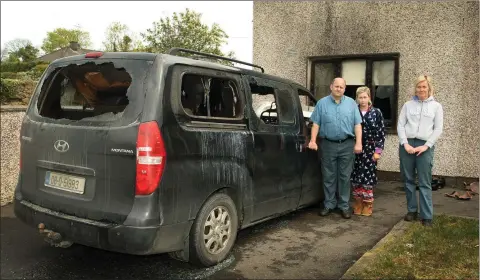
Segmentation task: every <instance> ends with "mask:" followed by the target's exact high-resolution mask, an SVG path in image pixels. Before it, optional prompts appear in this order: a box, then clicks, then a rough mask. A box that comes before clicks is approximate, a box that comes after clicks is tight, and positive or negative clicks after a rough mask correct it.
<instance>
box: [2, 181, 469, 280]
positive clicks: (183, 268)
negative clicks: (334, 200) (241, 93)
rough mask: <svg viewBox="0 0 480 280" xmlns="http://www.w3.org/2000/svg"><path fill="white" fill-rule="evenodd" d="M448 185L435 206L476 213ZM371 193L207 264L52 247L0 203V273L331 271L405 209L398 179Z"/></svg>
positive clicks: (280, 274)
mask: <svg viewBox="0 0 480 280" xmlns="http://www.w3.org/2000/svg"><path fill="white" fill-rule="evenodd" d="M448 191H449V189H448V190H447V189H445V190H440V191H438V192H434V202H435V207H436V208H435V209H436V212H437V213H439V212H448V213H450V212H452V213H453V214H457V215H459V214H460V215H465V214H468V215H471V216H478V199H477V198H478V196H477V198H475V199H474V200H473V201H455V200H453V199H449V198H445V197H443V193H444V192H448ZM376 198H377V199H376V201H375V204H374V217H353V218H352V219H350V220H344V219H342V218H341V216H340V214H337V213H335V214H332V215H330V216H328V217H319V216H318V215H317V211H318V209H317V208H308V209H305V210H301V211H299V212H296V213H293V214H290V215H287V216H284V217H282V218H278V219H275V220H273V221H269V222H266V223H263V224H260V225H257V226H254V227H252V228H249V229H245V230H243V231H241V232H240V233H239V235H238V239H237V243H236V246H235V249H234V253H233V254H232V256H231V257H230V258H228V259H227V260H226V261H225V262H224V263H222V264H220V265H218V266H216V267H213V268H209V269H201V268H195V267H192V266H190V265H189V264H186V263H181V262H178V261H174V260H172V259H170V258H169V257H168V256H167V255H158V256H129V255H123V254H118V253H110V252H106V251H102V250H97V249H93V248H88V247H84V246H80V245H74V246H72V247H71V248H69V249H59V248H52V247H49V246H48V245H47V244H45V243H44V242H43V240H42V238H41V237H40V236H39V235H38V234H37V231H36V230H35V229H32V228H29V227H26V226H25V225H23V224H22V223H20V222H19V221H18V220H17V219H16V218H15V217H14V216H13V213H12V207H11V206H6V207H2V215H1V278H2V279H8V278H17V279H18V278H30V279H31V278H42V279H59V278H66V277H68V278H72V279H95V278H97V279H99V278H102V279H107V278H108V279H116V278H123V279H126V278H129V279H152V278H156V279H165V278H175V279H182V278H183V279H203V278H210V279H221V278H228V279H232V278H236V279H243V278H263V279H265V278H270V279H280V278H283V279H287V278H288V279H298V278H302V279H308V278H316V279H318V278H323V279H325V278H334V279H338V278H340V277H341V276H342V275H343V273H344V272H345V271H346V270H347V269H348V268H349V267H350V266H351V265H352V264H353V263H354V262H355V261H356V260H357V259H358V258H360V256H361V255H362V254H363V253H364V252H366V251H368V250H369V249H370V248H372V247H373V246H374V245H375V244H376V243H377V242H378V241H379V240H380V239H381V238H383V237H384V236H385V235H386V234H387V233H388V231H389V230H390V229H391V228H392V227H393V226H394V225H395V224H396V223H397V222H398V221H399V220H400V219H402V217H403V215H404V214H405V198H404V193H403V191H402V188H401V187H400V184H399V183H389V182H382V183H381V184H379V186H378V187H377V190H376ZM462 209H463V210H462ZM466 209H467V210H466Z"/></svg>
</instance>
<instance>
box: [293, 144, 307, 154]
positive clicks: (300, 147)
mask: <svg viewBox="0 0 480 280" xmlns="http://www.w3.org/2000/svg"><path fill="white" fill-rule="evenodd" d="M295 148H296V150H297V152H300V153H302V152H303V151H305V142H297V143H296V144H295Z"/></svg>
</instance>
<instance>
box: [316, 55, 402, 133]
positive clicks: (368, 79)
mask: <svg viewBox="0 0 480 280" xmlns="http://www.w3.org/2000/svg"><path fill="white" fill-rule="evenodd" d="M348 60H365V61H366V62H367V65H366V69H365V85H366V86H368V87H369V88H370V91H371V98H372V100H375V88H373V86H372V83H373V63H374V62H376V61H386V60H393V61H394V64H395V65H394V73H393V75H394V76H393V79H394V82H393V93H394V94H393V104H395V105H396V106H393V107H394V108H391V110H392V125H391V126H390V127H385V132H386V133H387V134H396V133H397V120H398V90H399V64H400V53H380V54H348V55H334V56H311V57H308V64H309V65H308V67H309V69H310V71H309V72H310V73H309V75H310V77H308V84H309V89H310V92H312V94H314V92H313V90H314V88H315V65H316V64H321V63H331V64H333V69H334V70H333V72H334V73H333V74H334V77H341V75H342V62H343V61H348ZM315 98H318V96H315ZM374 105H375V104H374Z"/></svg>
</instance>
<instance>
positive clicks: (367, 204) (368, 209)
mask: <svg viewBox="0 0 480 280" xmlns="http://www.w3.org/2000/svg"><path fill="white" fill-rule="evenodd" d="M362 204H363V209H362V216H372V212H373V201H363V202H362Z"/></svg>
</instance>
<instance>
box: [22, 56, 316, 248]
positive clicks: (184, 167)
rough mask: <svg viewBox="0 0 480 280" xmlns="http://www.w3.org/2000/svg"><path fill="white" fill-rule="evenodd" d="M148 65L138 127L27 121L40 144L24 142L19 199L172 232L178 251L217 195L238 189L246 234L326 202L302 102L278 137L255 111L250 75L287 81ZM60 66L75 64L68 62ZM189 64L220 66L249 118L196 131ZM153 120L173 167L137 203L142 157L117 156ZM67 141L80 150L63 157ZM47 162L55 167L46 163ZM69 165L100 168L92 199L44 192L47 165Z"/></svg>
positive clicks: (90, 182) (90, 185)
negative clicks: (184, 103) (183, 96)
mask: <svg viewBox="0 0 480 280" xmlns="http://www.w3.org/2000/svg"><path fill="white" fill-rule="evenodd" d="M121 55H124V56H126V57H128V56H127V55H125V54H121ZM121 55H120V56H121ZM109 56H112V57H114V56H118V54H117V55H115V54H109V55H106V57H105V59H109ZM132 56H136V54H132ZM148 58H149V59H151V60H153V59H154V61H153V63H152V67H151V69H150V71H148V73H147V74H146V77H145V80H144V81H145V82H144V83H143V86H144V90H143V91H141V92H137V94H143V95H142V96H144V97H145V99H144V102H139V103H140V104H137V105H138V106H140V107H141V108H142V110H143V111H142V113H141V114H138V118H137V120H135V121H133V122H131V123H130V124H129V125H123V124H122V125H120V124H115V123H112V124H113V125H109V126H105V127H95V126H93V125H91V124H90V126H74V125H72V124H70V123H69V124H56V123H49V122H44V120H43V119H42V118H40V117H39V116H38V115H36V114H33V115H32V114H27V116H26V118H25V119H24V124H23V126H22V133H21V135H22V136H25V137H30V138H31V141H22V162H23V168H22V170H21V174H24V176H22V180H19V182H21V183H20V184H19V186H20V187H19V188H18V189H17V195H18V197H22V198H24V199H25V200H27V201H31V202H32V203H34V204H36V205H41V206H42V207H44V208H48V209H52V210H54V211H58V212H62V213H65V214H67V215H72V216H75V217H79V218H85V219H90V220H95V221H105V222H107V223H116V224H121V223H126V224H130V225H134V226H152V225H162V227H165V226H167V225H168V228H172V229H173V228H175V230H176V231H177V232H178V234H177V235H175V236H176V237H175V238H173V236H172V238H170V241H169V242H172V244H181V243H182V242H183V240H184V238H185V237H186V236H187V235H188V232H189V231H190V225H191V221H192V220H193V219H195V218H196V217H197V215H198V212H199V210H200V208H201V207H202V205H203V204H204V203H205V201H206V200H207V199H208V197H210V196H211V195H212V194H213V193H215V192H218V191H222V190H225V189H228V194H229V195H230V196H232V199H233V200H234V202H235V203H236V206H237V209H238V213H239V215H241V217H243V220H241V221H240V224H241V225H242V227H247V226H249V225H252V224H254V223H257V222H259V221H261V220H264V219H268V218H269V217H274V216H278V215H280V214H282V213H285V212H288V211H292V210H295V209H297V208H298V207H299V205H301V204H302V205H303V204H309V203H314V202H316V201H318V199H319V198H317V197H312V196H313V195H316V193H317V192H316V191H314V188H315V187H316V188H320V187H321V186H320V185H317V186H314V184H316V182H317V181H315V180H309V179H308V178H307V179H306V178H305V176H314V177H315V178H318V177H319V176H320V174H318V173H317V172H315V170H317V169H316V168H318V167H319V163H318V161H316V160H317V158H316V154H313V153H308V152H305V151H302V150H301V149H300V150H299V145H300V146H301V145H302V143H304V142H305V138H306V136H305V133H304V122H303V118H302V117H300V116H301V110H299V109H298V108H300V107H299V104H298V101H296V102H297V103H296V102H294V103H292V106H294V107H295V108H294V110H295V111H296V112H297V113H298V116H297V118H296V123H295V124H294V125H291V126H290V127H288V126H284V127H282V128H279V129H277V130H276V131H268V130H267V131H261V128H260V129H259V124H258V120H255V116H254V115H253V110H252V108H251V105H250V103H251V97H250V95H249V94H250V93H249V87H248V83H249V81H248V80H247V76H246V75H245V74H247V75H251V76H255V75H256V76H258V77H262V78H264V80H266V82H267V83H269V82H280V83H281V82H285V81H284V80H282V79H279V78H276V77H275V78H274V79H273V78H272V79H269V78H270V76H269V75H265V74H259V73H256V72H254V71H247V70H245V71H243V70H242V71H240V70H238V69H235V68H231V67H223V66H218V65H217V64H212V63H206V62H201V61H195V60H190V59H186V58H174V57H172V56H166V55H158V56H148ZM76 59H78V57H77V58H76ZM137 59H138V58H137ZM60 62H61V63H64V64H65V63H69V62H71V61H70V60H68V59H64V60H61V61H59V62H58V63H60ZM186 62H189V63H191V65H196V66H201V67H206V68H209V66H212V65H215V67H213V66H212V67H210V70H211V71H214V72H216V73H217V74H218V75H219V76H223V77H227V78H232V79H234V80H235V81H236V82H237V83H238V85H239V90H240V94H243V98H244V100H245V102H246V104H249V105H246V106H245V109H244V118H243V119H240V120H236V121H234V122H233V124H234V125H233V126H232V123H230V124H227V125H226V126H225V127H226V128H218V127H215V126H212V127H198V126H196V125H192V122H191V121H190V120H189V117H188V116H186V114H185V111H184V110H181V106H180V103H179V102H180V98H179V97H180V94H179V92H180V91H179V87H180V85H181V80H179V79H178V77H176V76H175V75H173V70H172V69H173V68H172V66H173V65H175V64H176V63H183V64H185V63H186ZM196 69H197V70H198V69H199V67H196ZM47 71H48V70H47ZM241 73H243V74H244V75H241ZM290 85H294V83H290ZM288 87H290V89H289V90H290V93H291V94H294V92H292V91H291V89H292V88H291V86H289V85H286V88H288ZM302 89H303V88H302ZM304 90H305V89H304ZM177 92H178V94H177ZM296 99H298V97H296V98H295V100H296ZM35 107H36V106H35V105H31V106H30V110H29V111H32V110H33V111H35ZM152 120H155V121H157V123H158V124H159V126H160V128H161V133H162V136H163V139H164V141H165V147H166V150H167V159H166V167H165V170H164V174H163V177H162V179H161V183H160V185H159V188H158V190H157V191H156V192H155V193H154V194H153V195H150V196H142V197H135V195H134V190H135V185H134V184H135V157H134V155H125V154H118V153H113V152H112V150H111V149H112V148H121V149H128V150H135V141H136V135H137V131H138V125H139V123H140V122H146V121H152ZM57 139H62V140H66V141H68V142H69V143H70V144H71V147H73V148H71V149H72V150H71V151H70V153H69V154H68V155H59V154H57V153H56V152H55V151H54V150H53V143H54V141H55V140H57ZM308 155H310V156H308ZM306 158H308V159H307V161H305V159H306ZM27 160H28V163H26V162H27ZM45 162H48V164H50V165H48V164H47V166H46V165H45ZM53 163H54V164H53ZM65 166H69V168H72V169H71V171H72V172H73V173H75V172H77V173H82V172H86V170H90V169H93V170H94V171H95V175H94V176H90V177H89V178H87V186H86V192H87V195H86V196H84V197H82V198H81V197H80V196H79V195H75V194H69V193H65V192H61V191H55V190H53V191H49V192H47V191H45V190H44V187H42V185H43V176H44V173H43V172H44V170H42V168H45V167H47V168H53V169H55V168H59V170H60V169H62V168H63V169H62V170H64V168H65ZM72 166H74V167H72ZM307 166H308V167H311V168H312V169H311V170H310V171H309V172H306V170H307ZM142 215H143V216H144V217H145V219H144V220H142V218H141V217H142ZM240 219H242V218H240ZM187 221H189V222H187ZM175 225H179V226H175ZM165 228H167V227H165ZM161 232H162V231H161V230H160V231H159V232H158V233H155V234H156V235H157V239H158V237H159V236H162V233H161ZM172 233H173V232H172ZM119 238H120V239H121V238H124V237H119ZM125 238H127V237H126V236H125ZM129 238H133V237H129ZM120 239H119V240H118V242H120V241H121V240H120ZM155 244H156V245H155V246H157V247H158V248H161V247H163V248H164V249H163V250H160V249H159V250H156V251H157V252H159V251H163V252H166V251H167V250H165V248H167V247H168V248H171V249H172V250H173V249H175V250H178V249H179V247H178V245H175V246H173V247H172V246H168V245H166V244H163V243H162V242H161V241H160V240H157V241H156V243H155ZM102 247H103V246H102ZM152 252H153V251H152Z"/></svg>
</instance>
